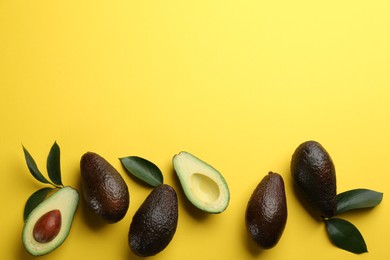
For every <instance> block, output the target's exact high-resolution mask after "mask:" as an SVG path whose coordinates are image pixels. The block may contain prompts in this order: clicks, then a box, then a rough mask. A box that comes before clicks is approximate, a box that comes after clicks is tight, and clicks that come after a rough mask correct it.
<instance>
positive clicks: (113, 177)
mask: <svg viewBox="0 0 390 260" xmlns="http://www.w3.org/2000/svg"><path fill="white" fill-rule="evenodd" d="M80 169H81V176H82V191H83V197H84V200H85V201H86V203H87V204H88V205H89V206H90V208H92V210H93V211H94V212H95V213H96V214H97V215H98V216H100V217H101V218H102V219H104V220H105V221H106V222H108V223H115V222H118V221H119V220H121V219H122V218H123V217H124V216H125V215H126V212H127V210H128V208H129V200H130V195H129V190H128V188H127V185H126V183H125V181H124V180H123V178H122V176H121V175H120V174H119V172H118V171H117V170H116V169H115V168H114V167H113V166H112V165H111V164H110V163H108V162H107V161H106V160H105V159H104V158H103V157H101V156H100V155H98V154H96V153H92V152H87V153H85V154H84V155H83V156H82V157H81V161H80Z"/></svg>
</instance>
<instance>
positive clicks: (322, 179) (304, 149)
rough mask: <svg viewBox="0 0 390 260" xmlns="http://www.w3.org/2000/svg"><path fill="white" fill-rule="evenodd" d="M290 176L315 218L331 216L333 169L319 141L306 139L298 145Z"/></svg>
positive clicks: (333, 201)
mask: <svg viewBox="0 0 390 260" xmlns="http://www.w3.org/2000/svg"><path fill="white" fill-rule="evenodd" d="M291 176H292V179H293V183H294V187H295V190H296V193H297V194H298V197H299V198H300V199H301V201H302V202H303V204H304V205H305V207H306V208H307V209H308V210H309V212H310V213H311V214H312V215H313V216H314V217H322V218H330V217H333V215H334V213H335V210H336V206H337V203H336V171H335V167H334V164H333V161H332V159H331V157H330V155H329V154H328V152H327V151H326V150H325V149H324V147H323V146H322V145H321V144H320V143H318V142H316V141H306V142H304V143H302V144H301V145H299V146H298V148H297V149H296V150H295V152H294V154H293V156H292V159H291Z"/></svg>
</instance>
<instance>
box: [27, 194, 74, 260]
mask: <svg viewBox="0 0 390 260" xmlns="http://www.w3.org/2000/svg"><path fill="white" fill-rule="evenodd" d="M78 201H79V194H78V192H77V191H76V190H75V189H73V188H71V187H68V186H66V187H63V188H61V189H59V190H58V191H56V192H55V193H54V194H53V195H51V196H50V197H49V198H47V199H46V200H44V201H43V202H41V203H40V204H39V205H38V206H37V207H36V208H35V209H34V210H33V211H31V213H30V214H29V216H28V217H27V219H26V221H25V223H24V228H23V244H24V246H25V248H26V250H27V251H28V252H29V253H30V254H32V255H35V256H39V255H44V254H47V253H50V252H51V251H53V250H54V249H56V248H57V247H59V246H60V245H61V244H62V243H63V242H64V240H65V239H66V237H67V236H68V234H69V231H70V227H71V225H72V222H73V217H74V213H75V211H76V209H77V205H78Z"/></svg>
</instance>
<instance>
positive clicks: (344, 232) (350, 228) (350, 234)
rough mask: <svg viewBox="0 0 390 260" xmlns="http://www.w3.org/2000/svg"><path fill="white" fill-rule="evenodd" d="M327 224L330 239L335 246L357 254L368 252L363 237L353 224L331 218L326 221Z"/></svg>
mask: <svg viewBox="0 0 390 260" xmlns="http://www.w3.org/2000/svg"><path fill="white" fill-rule="evenodd" d="M325 224H326V230H327V232H328V235H329V238H330V240H331V241H332V243H333V244H334V245H335V246H337V247H339V248H341V249H344V250H346V251H349V252H352V253H355V254H361V253H365V252H367V246H366V243H365V242H364V238H363V236H362V235H361V234H360V232H359V230H358V229H357V228H356V227H355V226H354V225H353V224H352V223H350V222H348V221H346V220H344V219H340V218H331V219H326V220H325Z"/></svg>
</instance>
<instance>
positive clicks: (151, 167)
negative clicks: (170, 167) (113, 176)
mask: <svg viewBox="0 0 390 260" xmlns="http://www.w3.org/2000/svg"><path fill="white" fill-rule="evenodd" d="M119 160H120V161H121V163H122V165H123V167H124V168H125V169H126V170H127V171H128V172H129V173H130V174H132V175H133V176H135V177H136V178H138V179H140V180H142V181H144V182H146V183H147V184H149V185H151V186H153V187H157V186H159V185H161V184H162V183H163V182H164V180H163V175H162V173H161V171H160V169H159V168H158V167H157V166H156V165H155V164H154V163H152V162H150V161H148V160H146V159H143V158H141V157H138V156H128V157H124V158H119Z"/></svg>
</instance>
